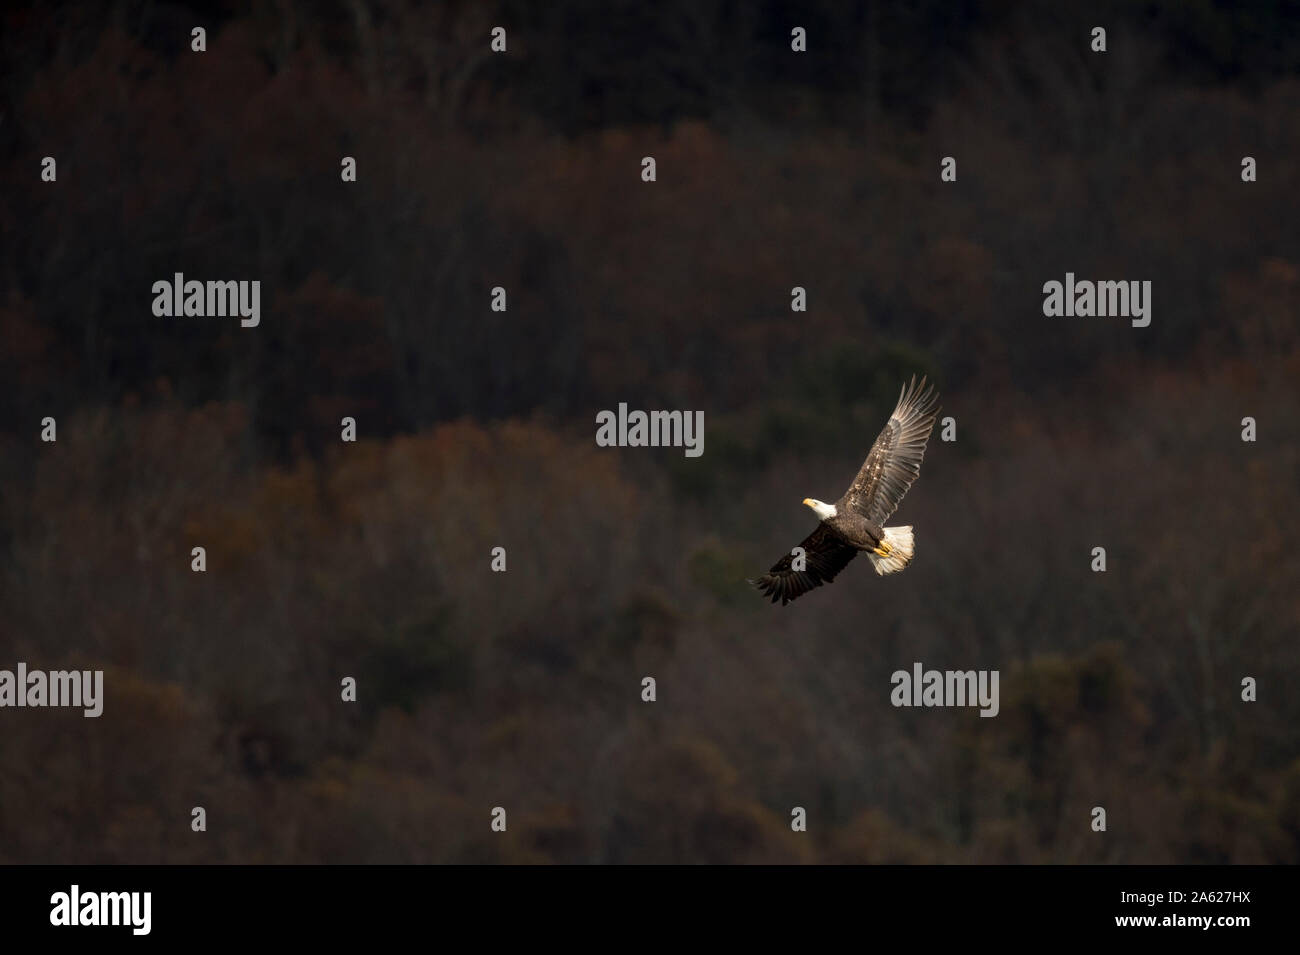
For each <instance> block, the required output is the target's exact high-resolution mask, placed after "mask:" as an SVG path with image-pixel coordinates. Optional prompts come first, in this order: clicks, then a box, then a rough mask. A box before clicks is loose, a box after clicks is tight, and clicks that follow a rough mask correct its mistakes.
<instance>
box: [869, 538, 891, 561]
mask: <svg viewBox="0 0 1300 955" xmlns="http://www.w3.org/2000/svg"><path fill="white" fill-rule="evenodd" d="M893 552H894V548H892V547H890V546H889V545H888V544H887V543H885V542H884V541H881V542H880V544H879V545H878V546H877V547H876V549H875V551H874V552H873V553H876V554H879V555H880V556H881V557H888V556H889V555H890V554H892V553H893Z"/></svg>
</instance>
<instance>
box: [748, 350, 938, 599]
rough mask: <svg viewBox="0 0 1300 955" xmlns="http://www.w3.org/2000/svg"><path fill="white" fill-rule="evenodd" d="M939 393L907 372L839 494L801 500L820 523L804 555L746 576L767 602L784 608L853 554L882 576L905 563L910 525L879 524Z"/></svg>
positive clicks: (910, 475) (908, 472)
mask: <svg viewBox="0 0 1300 955" xmlns="http://www.w3.org/2000/svg"><path fill="white" fill-rule="evenodd" d="M938 397H939V396H938V394H937V393H936V392H935V391H934V388H933V386H930V387H926V384H925V379H924V378H922V379H921V383H920V384H919V385H918V384H917V382H916V376H915V375H913V376H912V380H911V381H910V382H909V383H908V384H907V385H905V386H904V387H903V391H902V393H901V394H900V395H899V396H898V406H897V407H895V408H894V413H893V414H891V415H890V416H889V420H888V421H887V422H885V427H884V429H883V430H882V431H881V432H880V436H879V437H877V438H876V443H875V444H873V445H872V446H871V451H870V453H869V454H868V455H867V460H866V461H865V462H863V465H862V469H861V470H860V471H858V476H857V477H856V478H854V479H853V484H852V485H851V486H850V487H849V489H848V490H847V491H846V492H845V493H844V496H843V497H842V498H840V499H839V500H838V501H837V502H836V503H834V504H823V503H822V502H821V501H819V500H817V499H816V498H811V497H807V498H804V504H806V505H808V506H809V507H811V508H812V509H813V511H814V512H815V513H816V514H817V516H818V517H819V518H821V523H820V524H818V525H817V529H816V530H815V531H813V532H812V533H811V534H809V535H808V536H807V537H806V538H805V539H804V541H803V543H802V544H800V545H799V547H800V548H802V550H803V553H802V554H801V555H796V554H795V553H790V554H786V555H785V556H784V557H782V558H781V559H780V560H779V561H778V562H777V564H776V566H774V567H773V568H772V569H771V570H769V571H768V572H767V573H766V574H764V575H763V576H762V577H759V578H758V579H756V580H751V581H750V583H751V584H753V585H754V586H755V587H757V588H758V589H759V590H761V591H762V592H763V595H764V596H765V597H771V598H772V603H776V602H777V600H780V601H781V605H782V606H785V605H786V604H788V603H789V602H790V601H791V600H794V599H795V598H796V597H798V596H800V595H802V594H806V593H807V592H808V591H810V590H813V589H814V588H817V587H820V586H821V585H822V584H827V583H830V582H831V581H832V580H834V579H835V575H836V574H838V573H839V572H840V571H841V570H843V569H844V568H845V567H846V566H847V565H848V563H849V561H851V560H852V559H853V558H854V557H856V556H857V554H858V551H865V552H866V554H867V556H868V557H869V558H871V564H872V566H873V567H875V568H876V573H878V574H881V575H882V576H883V575H884V574H892V573H894V572H895V571H899V570H902V569H903V568H904V567H906V566H907V565H908V564H909V563H911V560H912V526H911V525H910V524H908V525H906V526H904V527H885V526H884V525H885V521H886V520H888V519H889V516H890V515H891V514H893V513H894V510H895V508H897V507H898V502H899V501H901V500H902V499H903V495H904V494H906V493H907V489H908V488H909V487H911V486H912V482H913V481H915V480H916V476H917V475H918V474H920V473H921V458H923V457H924V456H925V442H926V441H927V440H928V439H929V437H930V430H931V429H932V428H933V427H934V420H935V417H936V416H937V415H938V413H939V407H938ZM796 567H798V568H799V569H795V568H796Z"/></svg>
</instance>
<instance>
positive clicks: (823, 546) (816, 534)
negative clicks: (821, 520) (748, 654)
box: [750, 524, 858, 607]
mask: <svg viewBox="0 0 1300 955" xmlns="http://www.w3.org/2000/svg"><path fill="white" fill-rule="evenodd" d="M799 546H800V547H802V548H803V551H804V569H803V570H793V569H792V568H793V566H794V555H793V554H786V555H785V556H784V557H782V558H781V559H780V560H779V561H777V562H776V566H774V567H773V568H772V569H771V570H769V571H768V572H767V573H766V574H764V575H763V576H762V577H759V578H757V579H756V580H751V581H750V583H751V584H753V585H754V586H755V587H757V588H758V589H759V590H761V591H762V592H763V596H765V597H771V598H772V603H776V602H777V600H780V601H781V606H783V607H784V606H785V605H786V604H788V603H789V602H790V601H791V600H794V599H795V598H796V597H798V596H800V595H801V594H806V593H807V592H808V591H810V590H816V589H817V588H818V587H820V586H821V585H822V584H829V583H830V582H831V581H832V580H834V579H835V575H836V574H838V573H839V572H840V571H841V570H843V569H844V568H845V567H847V566H848V563H849V561H851V560H852V559H853V558H854V557H855V556H856V555H857V553H858V552H857V549H856V548H854V547H853V546H852V545H851V544H848V543H845V542H844V541H843V540H842V539H841V538H840V537H838V536H836V534H835V533H834V532H833V531H831V530H830V529H829V528H827V527H826V525H825V524H818V525H817V529H816V530H815V531H813V532H812V533H811V534H809V535H808V536H807V537H805V538H804V540H803V543H802V544H800V545H799Z"/></svg>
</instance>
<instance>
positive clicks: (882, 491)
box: [837, 375, 939, 527]
mask: <svg viewBox="0 0 1300 955" xmlns="http://www.w3.org/2000/svg"><path fill="white" fill-rule="evenodd" d="M938 413H939V395H938V393H937V392H936V391H935V390H934V388H933V386H931V387H929V388H927V387H926V384H925V379H924V378H922V379H921V383H920V384H919V385H918V384H917V383H916V376H915V375H913V376H912V380H911V381H910V382H909V383H908V384H907V385H905V386H904V387H903V392H902V394H900V395H899V396H898V406H897V407H896V408H894V413H893V414H891V415H890V416H889V420H888V421H887V422H885V427H884V429H883V430H882V431H881V432H880V436H879V437H878V438H876V443H875V444H873V445H872V446H871V453H870V454H868V455H867V460H866V461H865V462H863V464H862V470H860V471H858V476H857V477H856V478H854V479H853V485H852V486H851V487H850V488H849V489H848V491H847V492H846V493H845V495H844V497H842V498H841V499H840V503H839V504H838V505H837V506H838V507H845V506H848V507H851V508H852V509H853V510H855V511H857V512H858V513H859V514H861V515H862V516H863V517H865V518H866V519H867V520H869V521H871V523H873V524H875V525H877V526H879V527H884V526H885V521H887V520H888V519H889V515H891V514H893V513H894V510H895V509H896V508H897V507H898V502H899V501H901V500H902V499H903V495H904V494H906V493H907V489H908V488H909V487H911V486H912V482H913V481H915V480H916V476H917V475H918V474H920V473H921V458H923V457H925V442H926V441H927V440H928V439H929V437H930V429H932V428H933V427H934V419H935V417H936V416H937V415H938Z"/></svg>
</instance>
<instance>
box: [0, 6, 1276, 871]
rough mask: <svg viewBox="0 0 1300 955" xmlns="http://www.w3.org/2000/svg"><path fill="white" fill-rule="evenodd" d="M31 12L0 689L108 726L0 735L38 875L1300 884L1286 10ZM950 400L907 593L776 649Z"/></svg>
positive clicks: (4, 825)
mask: <svg viewBox="0 0 1300 955" xmlns="http://www.w3.org/2000/svg"><path fill="white" fill-rule="evenodd" d="M1076 6H1077V7H1080V8H1082V7H1084V6H1086V7H1087V8H1088V9H1087V11H1086V12H1085V11H1083V10H1079V11H1075V10H1073V9H1072V8H1074V7H1076ZM1061 7H1070V8H1071V10H1068V11H1065V10H1062V9H1060V8H1061ZM2 16H3V21H2V23H3V29H2V30H0V36H2V39H0V45H2V48H3V52H2V53H0V56H2V58H3V67H2V68H3V87H2V89H0V96H2V97H3V100H2V104H0V110H2V112H0V162H2V163H3V169H4V175H3V182H4V199H3V204H2V206H0V235H2V237H3V238H2V240H0V241H2V243H3V246H2V248H0V343H2V345H0V383H2V387H0V606H2V607H3V613H0V667H7V668H12V667H13V666H14V665H15V664H16V662H17V661H18V660H24V661H26V662H27V663H28V665H29V666H30V667H33V668H45V669H57V668H63V667H87V668H104V669H105V670H106V675H105V685H106V694H107V699H106V703H105V710H104V715H103V716H102V717H101V718H100V719H98V720H89V719H85V718H83V717H82V716H81V714H80V712H79V711H65V710H31V709H23V710H16V709H6V710H3V711H0V861H3V862H151V861H164V862H236V861H238V862H345V861H346V862H380V861H385V862H387V861H399V862H451V861H456V862H463V861H506V862H546V861H555V862H643V861H660V862H788V861H794V862H805V861H806V862H1149V863H1157V862H1190V863H1197V862H1206V863H1208V862H1242V863H1247V862H1296V861H1300V702H1298V700H1297V696H1296V694H1295V692H1294V690H1295V688H1296V687H1297V686H1300V654H1298V653H1297V649H1296V641H1297V636H1298V633H1300V587H1297V581H1298V580H1300V549H1298V548H1297V540H1296V531H1297V508H1296V503H1297V493H1296V492H1297V487H1298V486H1300V457H1298V455H1297V440H1298V439H1300V418H1298V417H1297V407H1298V404H1297V403H1298V400H1300V384H1298V382H1300V335H1298V331H1300V323H1298V321H1297V318H1298V317H1300V230H1297V227H1296V212H1297V202H1296V196H1297V189H1298V188H1300V164H1298V162H1297V157H1298V156H1300V121H1298V120H1300V3H1296V2H1294V0H1292V2H1281V0H1279V2H1269V3H1252V4H1229V3H1226V2H1223V3H1221V2H1212V0H1153V2H1146V3H1115V2H1102V3H1095V4H1087V5H1083V4H1077V5H1076V4H1058V3H1047V2H1006V3H990V4H982V3H976V2H954V0H918V2H909V3H899V4H871V5H867V4H863V5H860V6H856V5H852V4H847V3H843V2H831V0H823V2H809V3H802V4H786V3H777V2H755V3H741V2H724V0H661V2H655V3H643V2H626V0H617V2H599V3H598V2H563V3H558V2H557V3H527V2H523V0H503V2H500V3H449V2H446V3H430V4H416V3H411V2H396V0H394V2H389V0H334V2H320V3H291V2H280V3H265V4H259V5H257V6H256V8H255V9H254V10H252V11H249V10H246V9H244V8H242V7H237V6H235V5H230V4H212V5H185V4H161V3H143V2H113V3H105V4H93V5H85V6H76V5H67V6H65V5H59V4H18V5H11V6H9V7H7V8H6V9H5V11H4V13H3V15H2ZM498 25H499V26H504V27H505V28H506V29H507V31H508V42H509V52H508V53H506V54H504V55H493V54H491V53H490V52H489V49H488V40H489V31H490V29H491V28H492V27H493V26H498ZM1097 25H1100V26H1104V27H1106V28H1107V30H1108V46H1109V52H1107V53H1105V54H1104V55H1099V54H1094V53H1092V52H1091V51H1090V49H1089V42H1090V30H1091V28H1092V27H1093V26H1097ZM195 26H203V27H205V28H206V29H207V31H208V51H207V52H206V53H202V54H199V53H192V52H191V51H190V30H191V28H193V27H195ZM794 26H803V27H805V28H806V29H807V30H808V37H809V39H808V47H809V50H808V52H807V53H805V54H795V53H792V52H791V51H790V46H789V43H790V41H789V37H790V29H791V28H792V27H794ZM46 155H51V156H54V157H55V158H56V159H57V161H58V182H57V183H56V184H49V183H42V182H40V180H39V173H40V160H41V157H43V156H46ZM646 155H652V156H654V157H655V158H656V160H657V162H658V180H659V181H658V182H656V183H654V184H646V183H643V182H641V180H640V160H641V157H642V156H646ZM949 155H950V156H954V157H955V158H956V159H957V164H958V177H959V178H958V182H956V183H941V182H940V179H939V171H940V170H939V163H940V159H941V157H943V156H949ZM343 156H354V157H356V159H357V163H358V173H359V181H358V182H356V183H350V184H345V183H342V182H341V181H340V177H339V171H340V165H339V164H340V160H341V158H342V157H343ZM1243 156H1253V157H1255V158H1256V160H1257V161H1258V164H1259V181H1258V182H1255V183H1251V184H1246V183H1243V182H1242V181H1241V178H1240V168H1241V167H1240V163H1241V159H1242V157H1243ZM178 271H180V272H184V273H185V274H186V276H187V277H191V278H199V279H232V278H233V279H260V280H261V281H262V309H263V315H262V322H261V325H260V327H258V328H255V329H241V328H240V327H239V323H238V321H237V320H234V319H198V318H188V319H185V318H181V319H160V318H155V317H154V316H153V314H152V312H151V303H152V298H153V296H152V293H151V291H150V287H151V285H152V283H153V282H154V281H155V280H159V279H170V277H171V276H172V274H173V273H174V272H178ZM1067 271H1073V272H1075V273H1076V274H1077V275H1078V276H1079V277H1080V278H1091V279H1136V280H1143V279H1149V280H1151V281H1152V282H1153V286H1154V288H1153V319H1152V322H1151V325H1150V327H1148V328H1145V329H1138V328H1132V327H1130V325H1129V323H1128V321H1127V320H1124V319H1117V318H1111V319H1102V318H1094V319H1048V318H1045V317H1044V316H1043V314H1042V291H1041V289H1042V285H1043V283H1044V282H1045V281H1048V280H1050V279H1057V280H1062V279H1063V278H1064V275H1065V273H1066V272H1067ZM496 285H500V286H504V287H505V288H506V289H507V291H508V294H509V310H508V311H507V312H506V313H504V314H498V313H494V312H492V311H491V310H490V309H489V290H490V289H491V288H492V287H493V286H496ZM795 285H801V286H804V287H806V288H807V289H808V295H809V310H808V312H807V313H806V314H797V315H796V314H792V313H791V311H790V289H791V287H792V286H795ZM913 372H917V373H927V374H929V375H930V376H931V377H932V378H934V379H935V380H936V381H937V383H938V384H939V386H940V388H941V389H942V392H943V403H944V414H946V415H952V416H954V417H955V418H956V420H957V423H958V440H957V441H956V442H954V443H943V442H941V441H939V440H938V434H937V433H936V435H935V436H934V437H933V438H932V439H931V442H930V446H929V451H928V453H927V457H926V464H925V467H924V469H923V472H922V477H921V479H920V481H918V483H917V484H916V485H915V486H914V487H913V489H912V491H911V492H910V494H909V495H908V497H907V499H906V500H905V502H904V504H903V507H902V509H901V510H900V512H899V514H898V515H897V516H896V518H895V521H894V522H895V523H900V522H901V523H912V524H914V525H915V526H916V529H917V544H918V556H917V559H916V561H915V562H914V563H913V565H912V566H911V567H910V568H909V569H908V570H907V571H906V572H905V573H903V574H901V575H897V576H894V577H891V578H888V579H881V578H878V577H876V575H875V574H874V573H872V572H871V569H870V567H869V566H867V565H866V563H865V562H860V564H859V563H855V564H854V565H852V566H850V567H849V568H848V569H847V570H846V571H845V572H844V574H843V575H842V576H841V577H840V578H839V580H838V581H837V582H836V583H835V584H834V585H833V586H831V587H828V588H824V589H822V590H819V591H817V592H816V593H814V594H813V595H811V596H809V597H806V598H803V599H801V600H800V601H799V602H798V603H796V604H793V605H791V606H789V607H786V608H780V607H773V606H771V605H769V604H768V603H766V602H765V601H763V600H762V599H761V598H760V597H759V596H758V595H757V594H756V593H754V592H753V591H751V590H750V589H749V588H748V586H747V585H746V584H745V578H746V577H748V576H752V575H754V574H755V573H756V572H758V571H762V570H764V569H766V568H767V567H768V566H769V565H770V564H771V563H772V562H773V561H775V560H776V559H777V558H778V557H780V556H781V555H782V554H783V553H786V552H788V550H789V548H790V547H791V546H792V545H794V544H795V543H797V542H798V541H799V540H800V539H801V538H802V536H803V535H804V534H805V533H806V532H807V531H808V530H810V529H811V527H812V522H813V516H812V514H811V513H810V512H809V511H808V510H807V509H806V508H804V507H802V506H801V505H800V503H799V502H800V500H801V499H802V498H804V497H806V496H814V497H820V498H823V499H830V500H833V499H835V498H836V497H838V496H839V494H840V493H841V492H842V491H843V490H844V488H845V487H846V486H847V484H848V482H849V480H850V479H851V477H852V475H853V473H854V472H855V470H856V468H857V466H858V465H859V464H860V463H861V460H862V457H863V456H864V454H865V452H866V449H867V447H868V446H869V445H870V442H871V441H872V440H873V439H874V437H875V435H876V433H877V431H878V430H879V428H880V426H881V424H882V423H883V422H884V420H885V417H886V416H887V415H888V412H889V410H890V409H891V408H892V406H893V401H894V399H895V398H896V397H897V393H898V389H899V387H900V385H901V383H902V381H903V380H904V379H905V378H906V377H907V376H909V375H911V374H912V373H913ZM620 401H626V402H628V404H629V405H630V406H631V407H633V408H647V409H651V408H682V409H703V410H704V412H705V451H704V456H703V457H702V458H699V459H687V458H685V457H684V456H683V455H682V454H681V452H680V451H679V450H668V449H653V450H652V449H640V450H637V449H613V450H611V449H599V448H597V447H596V446H595V444H594V432H595V414H596V412H597V411H599V410H601V409H604V408H615V407H617V405H618V403H619V402H620ZM47 415H49V416H53V417H55V418H56V419H57V421H58V441H57V443H55V444H43V443H41V442H40V440H39V432H40V421H41V419H42V418H43V417H45V416H47ZM344 415H351V416H354V417H356V419H357V421H358V424H359V431H360V435H361V438H362V440H361V441H360V442H358V443H357V444H343V443H342V442H341V441H340V440H339V434H340V425H339V421H340V418H341V417H343V416H344ZM1247 415H1250V416H1254V417H1255V418H1256V419H1257V420H1258V429H1259V430H1258V433H1259V438H1258V441H1257V442H1256V443H1244V442H1243V441H1242V440H1241V419H1242V418H1243V417H1244V416H1247ZM197 545H202V546H204V547H206V549H207V553H208V572H207V573H206V574H195V573H192V572H191V570H190V566H189V564H190V549H191V548H192V547H194V546H197ZM498 545H499V546H504V547H506V548H507V551H508V561H509V564H508V567H509V569H508V571H507V572H506V573H504V574H499V573H492V572H490V570H489V561H490V551H491V548H493V547H495V546H498ZM1094 546H1104V547H1106V549H1107V553H1108V567H1109V569H1108V572H1107V573H1105V574H1095V573H1092V572H1091V570H1090V562H1091V549H1092V548H1093V547H1094ZM916 660H919V661H922V662H923V663H924V664H925V665H926V666H927V667H937V668H940V669H945V668H951V669H967V668H995V669H999V670H1000V671H1001V674H1002V682H1001V714H1000V715H999V716H998V717H997V718H996V719H981V718H979V716H978V715H977V712H976V711H975V710H973V709H966V710H962V709H929V710H925V709H895V708H893V707H892V706H891V705H890V703H889V691H890V689H891V687H890V682H889V677H890V674H891V673H892V672H893V671H894V670H896V669H907V668H910V666H911V664H912V662H913V661H916ZM646 675H652V676H654V677H655V678H656V679H657V680H658V687H659V700H658V702H656V703H654V704H646V703H642V702H641V701H640V696H639V692H640V681H641V679H642V677H643V676H646ZM345 676H354V677H356V678H357V679H358V681H359V702H357V703H356V704H345V703H342V702H341V701H340V698H339V685H340V680H341V679H342V678H343V677H345ZM1246 676H1251V677H1254V678H1256V679H1257V680H1258V681H1259V702H1257V703H1243V702H1242V701H1241V699H1240V692H1241V690H1240V685H1241V680H1242V678H1243V677H1246ZM200 805H201V806H203V807H205V808H206V810H207V813H208V825H209V828H208V831H207V832H206V833H193V832H191V831H190V809H191V807H193V806H200ZM493 806H503V807H505V808H507V810H508V812H509V831H508V832H507V833H505V834H494V833H492V832H490V830H489V812H490V810H491V807H493ZM793 806H803V807H805V808H806V809H807V810H808V813H809V831H808V833H806V834H796V833H792V832H791V831H790V826H789V820H790V810H791V807H793ZM1093 806H1104V807H1105V808H1106V809H1107V812H1108V825H1109V829H1108V831H1107V832H1106V833H1104V834H1098V833H1094V832H1092V831H1091V829H1090V826H1089V823H1090V810H1091V808H1092V807H1093Z"/></svg>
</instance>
